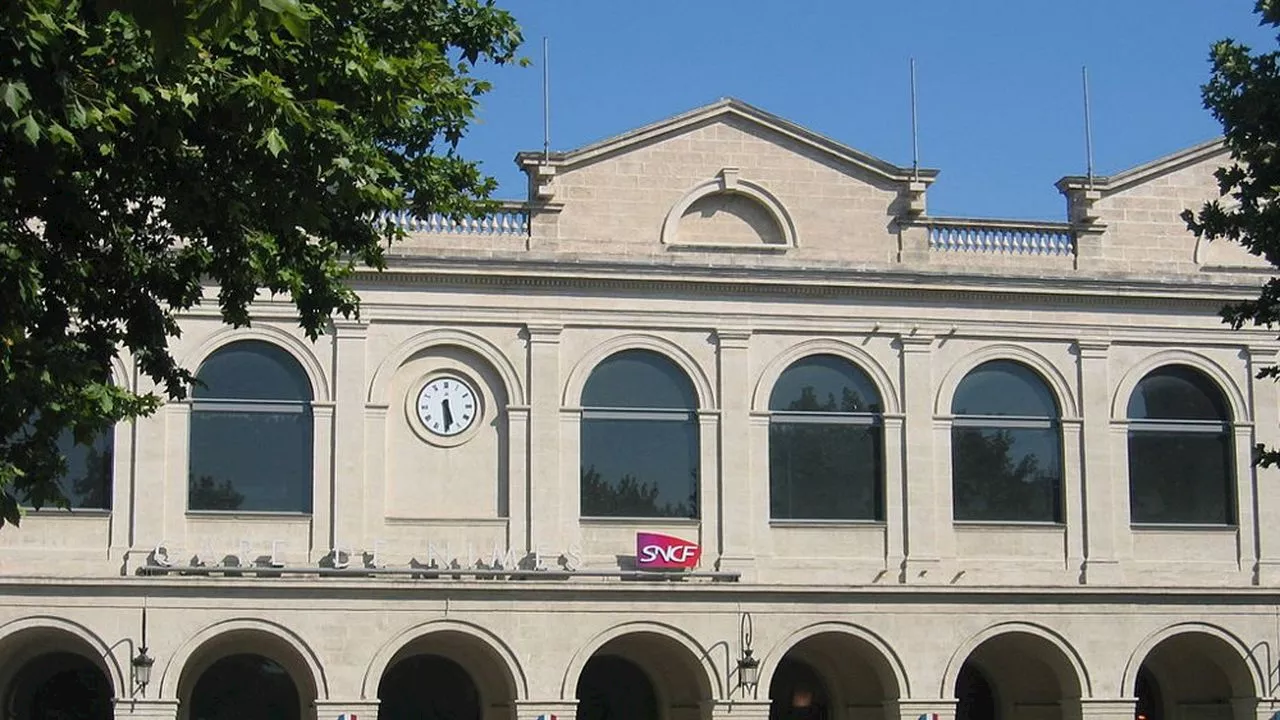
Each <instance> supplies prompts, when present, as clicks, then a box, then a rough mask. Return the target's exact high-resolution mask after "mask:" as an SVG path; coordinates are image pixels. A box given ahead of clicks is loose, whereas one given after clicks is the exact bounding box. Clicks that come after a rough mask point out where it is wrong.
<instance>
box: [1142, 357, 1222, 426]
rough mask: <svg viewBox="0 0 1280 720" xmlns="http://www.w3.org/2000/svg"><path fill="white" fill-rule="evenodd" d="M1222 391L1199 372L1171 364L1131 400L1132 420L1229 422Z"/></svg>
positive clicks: (1148, 379) (1154, 373)
mask: <svg viewBox="0 0 1280 720" xmlns="http://www.w3.org/2000/svg"><path fill="white" fill-rule="evenodd" d="M1229 417H1230V416H1229V415H1228V413H1227V405H1226V401H1225V399H1224V398H1223V397H1222V391H1221V390H1220V389H1218V386H1217V385H1215V384H1214V383H1213V381H1211V380H1210V379H1209V378H1207V377H1205V376H1204V374H1203V373H1201V372H1200V371H1199V370H1195V369H1192V368H1189V367H1186V366H1183V365H1168V366H1165V367H1162V368H1159V369H1157V370H1153V371H1152V372H1151V373H1149V374H1148V375H1147V376H1146V377H1144V378H1142V381H1141V382H1139V383H1138V387H1136V388H1134V390H1133V395H1131V396H1130V397H1129V419H1131V420H1152V419H1163V420H1227V419H1229Z"/></svg>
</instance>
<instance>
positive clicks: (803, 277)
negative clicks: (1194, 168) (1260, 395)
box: [356, 257, 1257, 314]
mask: <svg viewBox="0 0 1280 720" xmlns="http://www.w3.org/2000/svg"><path fill="white" fill-rule="evenodd" d="M1255 280H1256V279H1255ZM356 283H357V285H360V284H368V285H370V286H375V287H376V286H379V285H394V284H409V285H451V286H473V287H495V286H496V287H517V288H566V289H569V288H587V289H589V288H608V289H626V290H642V291H645V290H649V291H661V292H664V293H671V292H682V291H683V292H696V293H702V294H707V293H710V294H729V295H744V294H746V295H786V296H809V297H849V296H862V297H890V298H915V299H919V298H920V296H921V295H922V294H932V295H936V296H937V297H938V298H939V299H944V298H948V297H949V298H969V299H973V298H982V299H984V300H986V301H989V302H990V301H994V302H1008V301H1015V300H1020V301H1025V300H1028V299H1040V300H1046V301H1052V302H1053V303H1055V304H1071V305H1083V306H1093V305H1108V306H1124V305H1136V306H1144V307H1152V306H1157V307H1178V308H1182V309H1187V308H1188V307H1197V306H1200V307H1203V308H1204V309H1205V310H1208V311H1211V312H1213V313H1214V314H1216V313H1217V311H1218V310H1219V309H1220V308H1221V306H1222V305H1223V303H1225V302H1229V301H1234V300H1245V299H1250V298H1252V297H1255V296H1256V295H1257V286H1256V284H1254V283H1217V282H1210V281H1206V280H1203V279H1197V278H1195V277H1194V276H1179V277H1168V278H1153V279H1141V278H1133V277H1106V276H1088V277H1081V276H1077V275H1042V276H1030V275H992V274H977V273H964V272H960V271H957V270H955V269H942V268H940V269H938V270H919V269H902V270H885V269H874V270H869V269H828V268H795V269H791V268H775V267H759V266H755V267H728V266H725V267H707V266H693V265H673V264H642V263H637V262H630V263H628V262H609V261H592V262H586V261H583V262H573V263H569V262H563V261H560V262H556V261H548V260H505V259H504V260H499V259H492V260H477V259H474V258H440V257H433V258H426V257H416V258H400V259H398V262H396V263H395V264H394V265H393V266H392V267H391V268H390V269H388V270H385V271H382V272H375V271H360V272H358V273H357V274H356Z"/></svg>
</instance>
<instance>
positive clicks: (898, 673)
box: [759, 622, 912, 698]
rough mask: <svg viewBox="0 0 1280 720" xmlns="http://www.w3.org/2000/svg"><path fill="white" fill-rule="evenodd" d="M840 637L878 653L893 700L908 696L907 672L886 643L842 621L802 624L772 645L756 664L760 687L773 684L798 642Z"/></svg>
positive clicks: (877, 636) (909, 692)
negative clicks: (888, 676) (888, 675)
mask: <svg viewBox="0 0 1280 720" xmlns="http://www.w3.org/2000/svg"><path fill="white" fill-rule="evenodd" d="M826 634H833V635H843V636H845V637H847V638H849V639H850V640H855V641H860V642H862V643H864V644H866V645H867V646H869V647H870V648H871V649H872V650H874V651H875V652H876V653H878V654H879V656H880V659H881V660H883V661H884V664H885V666H886V667H888V669H889V672H890V673H891V674H892V678H893V681H894V684H895V686H896V687H895V688H893V689H894V691H895V692H896V693H897V695H896V697H899V698H908V697H912V694H911V684H910V681H909V680H908V678H907V672H906V670H905V668H904V667H903V664H902V658H900V657H898V654H897V653H896V652H894V650H893V648H892V647H890V646H889V643H887V642H885V641H884V639H883V638H881V637H880V636H879V635H876V634H875V633H873V632H871V631H870V630H867V629H866V628H864V627H860V626H858V625H854V624H852V623H844V622H819V623H814V624H812V625H806V626H805V627H802V628H800V629H799V630H796V631H794V632H792V633H791V634H790V635H787V636H786V637H785V638H783V639H782V640H781V641H780V642H779V643H778V644H777V645H776V646H774V647H773V648H771V649H770V650H769V653H768V654H767V655H765V656H764V658H763V660H762V661H761V663H760V685H759V686H760V687H762V688H768V687H769V684H770V683H771V682H772V681H773V674H774V672H775V671H776V670H777V669H778V664H779V663H780V662H782V659H783V658H784V657H786V656H787V653H789V652H791V650H792V649H794V648H795V647H796V646H798V645H799V644H800V643H802V642H804V641H805V640H808V639H809V638H812V637H817V636H819V635H826Z"/></svg>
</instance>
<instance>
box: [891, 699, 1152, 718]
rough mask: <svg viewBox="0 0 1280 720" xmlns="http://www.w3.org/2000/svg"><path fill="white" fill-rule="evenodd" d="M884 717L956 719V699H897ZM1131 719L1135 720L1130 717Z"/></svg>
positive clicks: (892, 702)
mask: <svg viewBox="0 0 1280 720" xmlns="http://www.w3.org/2000/svg"><path fill="white" fill-rule="evenodd" d="M885 707H886V712H885V714H884V717H890V718H900V720H919V718H920V717H921V716H924V717H926V718H932V717H933V716H935V715H936V716H937V717H938V720H955V717H956V699H955V698H946V699H940V700H914V699H913V700H897V701H893V700H891V701H889V702H887V703H885ZM1130 720H1133V719H1132V718H1130Z"/></svg>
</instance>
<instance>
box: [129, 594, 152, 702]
mask: <svg viewBox="0 0 1280 720" xmlns="http://www.w3.org/2000/svg"><path fill="white" fill-rule="evenodd" d="M129 664H131V665H133V681H134V682H135V683H137V684H138V687H139V688H142V689H143V690H145V689H146V688H147V683H149V682H151V666H152V665H155V664H156V660H155V658H153V657H151V656H150V655H148V654H147V608H146V606H145V605H144V606H143V608H142V642H141V644H140V647H139V648H138V654H137V655H136V656H134V658H133V659H132V660H130V661H129Z"/></svg>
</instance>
